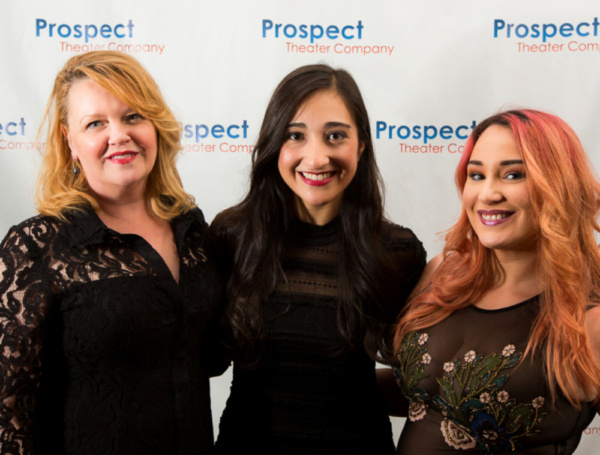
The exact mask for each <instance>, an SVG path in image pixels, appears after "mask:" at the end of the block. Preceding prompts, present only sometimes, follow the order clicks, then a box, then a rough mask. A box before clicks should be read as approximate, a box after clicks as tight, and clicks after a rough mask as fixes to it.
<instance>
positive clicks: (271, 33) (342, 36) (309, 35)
mask: <svg viewBox="0 0 600 455" xmlns="http://www.w3.org/2000/svg"><path fill="white" fill-rule="evenodd" d="M364 30H365V26H364V24H363V23H362V20H358V21H357V22H356V23H352V24H341V25H335V24H332V25H323V24H292V23H288V24H283V23H276V22H273V21H272V20H271V19H263V21H262V37H263V38H264V39H282V40H284V44H285V51H286V52H287V53H290V54H355V55H363V56H365V55H370V54H385V55H392V53H393V52H394V46H389V45H381V44H377V45H373V44H362V43H358V41H362V40H363V32H364Z"/></svg>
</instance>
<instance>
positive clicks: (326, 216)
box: [296, 200, 340, 226]
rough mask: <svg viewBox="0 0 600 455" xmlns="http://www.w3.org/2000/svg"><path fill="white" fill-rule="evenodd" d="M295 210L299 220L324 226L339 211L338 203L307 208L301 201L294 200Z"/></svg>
mask: <svg viewBox="0 0 600 455" xmlns="http://www.w3.org/2000/svg"><path fill="white" fill-rule="evenodd" d="M296 212H297V213H298V218H299V219H300V221H304V222H305V223H310V224H316V225H317V226H324V225H326V224H327V223H329V222H330V221H331V220H333V219H334V218H335V217H336V216H337V215H338V213H340V207H339V204H337V205H331V204H329V205H325V206H322V207H311V208H307V207H306V206H305V205H304V204H303V203H302V202H301V201H298V200H296Z"/></svg>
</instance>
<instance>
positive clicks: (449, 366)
mask: <svg viewBox="0 0 600 455" xmlns="http://www.w3.org/2000/svg"><path fill="white" fill-rule="evenodd" d="M444 371H445V372H446V373H452V372H453V371H454V362H446V363H444Z"/></svg>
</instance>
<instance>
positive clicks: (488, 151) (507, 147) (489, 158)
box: [469, 125, 522, 163]
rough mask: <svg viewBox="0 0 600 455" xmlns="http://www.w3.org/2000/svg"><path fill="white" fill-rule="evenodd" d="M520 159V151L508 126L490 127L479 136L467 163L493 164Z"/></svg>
mask: <svg viewBox="0 0 600 455" xmlns="http://www.w3.org/2000/svg"><path fill="white" fill-rule="evenodd" d="M519 159H522V154H521V150H520V149H519V145H518V144H517V141H516V140H515V136H514V134H513V132H512V130H511V129H510V128H509V127H508V126H503V125H491V126H490V127H488V128H486V130H485V131H484V132H483V133H482V134H481V136H479V139H478V140H477V142H476V143H475V147H473V152H472V153H471V157H470V160H469V161H481V162H484V163H488V162H489V163H494V162H499V161H506V160H519Z"/></svg>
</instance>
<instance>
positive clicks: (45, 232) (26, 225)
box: [2, 215, 64, 247]
mask: <svg viewBox="0 0 600 455" xmlns="http://www.w3.org/2000/svg"><path fill="white" fill-rule="evenodd" d="M63 225H64V222H63V221H61V220H59V219H58V218H55V217H50V216H42V215H37V216H34V217H32V218H29V219H27V220H25V221H22V222H21V223H19V224H17V225H15V226H13V227H11V228H10V229H9V231H8V233H7V234H6V236H5V237H4V240H3V242H2V245H3V247H4V246H5V245H7V244H9V243H14V242H25V243H30V242H31V243H32V244H37V245H40V244H42V243H47V242H48V240H49V239H51V238H52V237H54V236H55V235H56V234H57V233H58V232H59V231H60V230H61V228H62V226H63Z"/></svg>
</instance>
